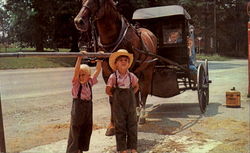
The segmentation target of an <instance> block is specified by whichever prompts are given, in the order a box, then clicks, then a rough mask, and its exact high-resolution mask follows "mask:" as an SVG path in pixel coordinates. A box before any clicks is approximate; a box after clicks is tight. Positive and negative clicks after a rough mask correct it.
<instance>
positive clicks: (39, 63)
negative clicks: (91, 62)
mask: <svg viewBox="0 0 250 153" xmlns="http://www.w3.org/2000/svg"><path fill="white" fill-rule="evenodd" d="M19 51H22V52H34V51H35V49H34V48H22V49H20V48H8V50H7V52H19ZM45 51H51V50H48V49H45ZM59 51H60V52H67V51H68V49H59ZM0 52H2V53H4V52H6V51H5V49H4V48H1V50H0ZM75 61H76V58H72V57H67V58H66V57H64V58H52V57H51V58H47V57H22V58H16V57H7V58H1V59H0V70H4V69H23V68H54V67H73V66H74V65H75Z"/></svg>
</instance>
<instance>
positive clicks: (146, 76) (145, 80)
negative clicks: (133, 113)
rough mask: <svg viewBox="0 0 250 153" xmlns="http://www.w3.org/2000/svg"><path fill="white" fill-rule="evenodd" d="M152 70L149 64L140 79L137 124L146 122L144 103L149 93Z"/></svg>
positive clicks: (152, 66) (152, 65)
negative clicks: (139, 109)
mask: <svg viewBox="0 0 250 153" xmlns="http://www.w3.org/2000/svg"><path fill="white" fill-rule="evenodd" d="M153 68H154V64H151V65H150V66H149V67H148V68H147V70H146V71H144V72H143V76H142V77H141V78H140V79H141V83H140V89H141V101H140V103H141V106H142V109H141V112H140V113H141V114H140V119H139V121H140V122H139V123H140V124H144V123H145V122H146V113H145V109H146V101H147V97H148V94H149V93H150V92H151V80H152V76H153Z"/></svg>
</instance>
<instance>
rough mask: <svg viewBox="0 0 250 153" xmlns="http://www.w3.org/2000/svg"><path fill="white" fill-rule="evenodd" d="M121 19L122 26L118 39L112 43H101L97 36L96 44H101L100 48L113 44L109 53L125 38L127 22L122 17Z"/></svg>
mask: <svg viewBox="0 0 250 153" xmlns="http://www.w3.org/2000/svg"><path fill="white" fill-rule="evenodd" d="M121 20H122V28H121V31H120V34H119V37H118V39H117V40H116V41H115V42H114V43H111V44H102V43H101V40H100V37H99V38H98V45H99V46H101V47H102V48H110V47H113V46H114V48H113V49H112V50H111V53H113V52H114V51H116V49H117V47H118V46H119V45H120V44H121V42H122V40H123V39H124V38H125V36H126V34H127V31H128V27H129V26H128V24H127V23H126V22H125V21H124V18H123V17H122V18H121Z"/></svg>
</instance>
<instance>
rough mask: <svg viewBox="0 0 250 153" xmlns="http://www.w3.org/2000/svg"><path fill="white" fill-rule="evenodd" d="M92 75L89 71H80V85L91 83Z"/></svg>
mask: <svg viewBox="0 0 250 153" xmlns="http://www.w3.org/2000/svg"><path fill="white" fill-rule="evenodd" d="M89 78H90V74H89V72H88V71H87V70H80V72H79V81H80V83H86V82H88V81H89Z"/></svg>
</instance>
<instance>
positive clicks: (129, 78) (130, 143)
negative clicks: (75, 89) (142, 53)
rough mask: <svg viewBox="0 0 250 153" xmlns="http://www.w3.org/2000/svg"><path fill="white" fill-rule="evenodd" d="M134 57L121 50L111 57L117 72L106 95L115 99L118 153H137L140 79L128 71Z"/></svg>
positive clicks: (107, 87)
mask: <svg viewBox="0 0 250 153" xmlns="http://www.w3.org/2000/svg"><path fill="white" fill-rule="evenodd" d="M132 62H133V55H132V54H130V53H128V51H127V50H124V49H120V50H118V51H117V52H114V53H112V54H111V56H110V57H109V65H110V67H111V68H112V69H113V70H114V71H115V72H114V73H113V74H111V75H110V77H109V79H108V82H107V86H106V93H107V94H108V95H109V96H111V98H113V104H112V107H113V113H114V123H115V135H116V144H117V151H120V152H121V153H127V152H128V151H129V150H131V152H132V153H137V151H136V149H137V116H136V99H135V93H136V92H137V91H138V89H139V84H138V78H137V77H136V76H135V75H134V74H133V73H131V72H129V71H128V69H129V67H130V66H131V64H132Z"/></svg>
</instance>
